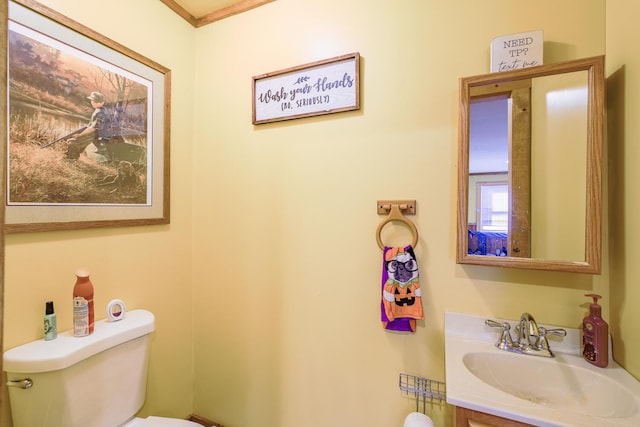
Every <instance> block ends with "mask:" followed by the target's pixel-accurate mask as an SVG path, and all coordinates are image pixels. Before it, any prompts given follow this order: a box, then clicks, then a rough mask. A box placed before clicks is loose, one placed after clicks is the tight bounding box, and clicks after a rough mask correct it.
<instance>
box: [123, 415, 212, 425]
mask: <svg viewBox="0 0 640 427" xmlns="http://www.w3.org/2000/svg"><path fill="white" fill-rule="evenodd" d="M134 426H135V427H195V426H198V427H202V426H201V425H200V424H198V423H194V422H193V421H187V420H178V419H176V418H162V417H148V418H134V419H132V420H131V421H129V422H128V423H125V424H124V425H122V426H121V427H134Z"/></svg>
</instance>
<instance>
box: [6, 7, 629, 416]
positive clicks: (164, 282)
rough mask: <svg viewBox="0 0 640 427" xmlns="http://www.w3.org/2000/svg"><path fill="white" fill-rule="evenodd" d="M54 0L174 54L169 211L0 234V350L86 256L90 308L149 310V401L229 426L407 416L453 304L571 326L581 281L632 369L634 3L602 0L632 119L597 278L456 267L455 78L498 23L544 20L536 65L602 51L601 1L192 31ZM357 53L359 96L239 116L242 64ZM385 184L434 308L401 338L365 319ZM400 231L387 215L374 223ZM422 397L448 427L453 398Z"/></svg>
mask: <svg viewBox="0 0 640 427" xmlns="http://www.w3.org/2000/svg"><path fill="white" fill-rule="evenodd" d="M45 3H46V4H48V5H49V6H51V7H55V8H56V9H58V10H60V11H61V12H63V13H65V14H67V15H69V16H70V17H72V18H74V19H76V20H78V21H80V22H82V23H83V24H85V25H87V26H89V27H91V28H94V29H95V30H97V31H99V32H101V33H103V34H105V35H107V36H109V37H111V38H113V39H114V40H116V41H118V42H120V43H122V44H124V45H126V46H128V47H130V48H132V49H133V50H135V51H137V52H139V53H141V54H143V55H146V56H148V57H149V58H151V59H153V60H154V61H156V62H159V63H161V64H162V65H164V66H166V67H168V68H170V69H172V73H173V74H172V77H173V94H172V107H173V112H172V134H171V135H172V150H171V160H172V179H171V184H172V198H171V201H172V221H171V225H170V226H166V227H142V228H132V229H111V230H96V231H78V232H56V233H40V234H34V235H19V236H18V235H11V236H8V239H7V247H6V284H5V286H6V295H5V322H6V324H5V346H6V347H7V348H10V347H12V346H15V345H18V344H20V343H22V342H26V341H29V340H32V339H36V338H39V336H40V324H41V317H42V307H43V305H44V301H46V300H47V299H54V300H56V301H57V308H58V313H59V314H58V316H59V321H60V323H61V324H60V327H61V328H65V327H69V326H70V308H68V307H65V305H64V301H65V300H66V299H67V298H68V296H69V294H70V292H71V286H72V282H73V277H72V273H73V270H74V269H75V268H76V267H77V266H79V265H86V266H88V267H90V268H91V269H92V270H93V272H94V274H93V278H94V283H95V284H96V290H97V296H96V300H97V304H98V305H105V304H106V303H107V302H108V301H109V300H110V299H112V298H115V297H119V298H123V299H125V301H126V302H127V304H128V305H129V306H130V307H131V308H137V307H144V308H148V309H150V310H152V311H154V313H156V315H157V318H158V322H157V327H158V331H157V332H156V333H155V337H154V341H153V349H152V351H153V354H152V365H151V373H150V387H149V394H148V398H147V404H146V406H145V409H144V411H143V414H147V413H154V414H158V415H170V416H176V417H177V416H183V415H186V414H187V413H189V412H191V410H192V405H193V409H194V410H195V412H197V413H199V414H201V415H203V416H206V417H210V418H213V419H216V420H218V421H220V422H222V423H223V424H224V425H225V426H227V427H253V426H258V425H261V426H265V427H267V426H268V427H299V426H301V425H304V426H305V427H315V426H323V425H339V426H343V425H344V426H372V427H378V426H379V427H383V426H384V427H387V426H398V425H401V423H402V419H403V418H404V416H405V415H406V414H407V413H408V412H409V411H411V410H413V409H414V408H415V406H414V404H413V401H412V400H410V399H407V398H404V397H402V396H401V395H400V392H399V391H398V387H397V382H398V374H399V373H400V372H409V373H414V374H418V375H421V376H426V377H429V378H434V379H438V380H444V379H445V378H444V343H443V335H442V331H443V314H444V312H445V311H448V310H451V311H465V312H470V313H474V314H480V315H486V316H503V317H510V318H514V317H517V316H519V315H520V313H521V312H522V311H524V310H528V311H531V312H532V313H533V314H534V315H535V316H536V318H537V319H538V320H539V321H542V322H545V323H554V324H558V325H564V326H576V325H577V324H578V323H579V322H580V319H581V318H582V316H583V315H584V312H585V309H584V307H582V306H581V305H583V304H584V303H585V302H586V299H585V298H584V297H583V294H584V293H586V292H592V291H595V292H597V293H600V294H602V295H603V296H604V297H605V299H604V302H603V308H604V315H605V318H606V319H608V320H609V319H610V320H611V321H612V323H614V322H615V323H616V324H615V325H612V331H613V333H614V336H615V347H614V352H615V356H616V359H619V360H621V361H623V363H625V365H626V366H627V367H628V369H629V370H630V371H631V372H632V374H634V375H635V376H636V377H640V366H638V361H637V358H635V359H634V358H632V357H631V355H632V354H637V353H638V351H640V348H638V346H640V344H638V342H639V341H640V332H639V331H638V329H637V328H638V327H637V326H636V325H638V324H640V323H639V322H638V318H637V316H638V314H637V313H638V312H640V298H639V296H638V292H639V291H638V287H637V285H635V284H637V283H638V281H639V280H638V278H637V276H638V275H640V270H639V269H638V268H637V267H635V264H634V263H633V260H634V259H635V258H637V256H635V257H634V255H636V251H637V249H635V247H636V246H637V245H634V243H635V238H634V237H640V231H638V230H637V229H636V228H635V227H636V226H635V223H636V222H635V221H634V218H633V212H634V211H637V209H638V204H639V203H640V200H638V198H637V196H635V192H634V191H633V189H632V188H631V185H630V184H629V185H627V186H625V185H624V183H632V182H636V181H637V180H638V177H637V176H635V175H634V173H640V172H635V171H634V168H633V163H631V162H632V161H633V159H635V158H637V157H638V156H637V155H634V154H637V153H635V150H637V149H636V148H635V147H636V145H637V144H634V143H633V142H634V140H635V139H636V138H634V137H635V136H637V133H638V131H640V128H639V127H638V125H637V124H636V122H637V121H634V120H633V117H634V116H637V113H638V104H637V101H635V100H633V99H630V98H631V97H630V96H629V97H624V96H623V95H624V94H625V93H638V90H637V88H636V87H635V85H637V83H633V82H634V81H635V80H637V79H634V78H633V76H638V74H639V72H638V70H637V66H638V61H639V60H640V58H639V57H638V55H637V53H635V51H633V50H632V49H633V45H632V44H628V43H627V42H626V41H627V40H633V39H637V36H638V31H639V30H637V29H636V27H635V26H634V24H633V21H632V18H631V17H632V16H635V15H637V14H635V15H634V14H631V13H628V8H629V7H636V8H637V6H635V3H632V0H624V1H623V0H619V1H615V0H611V1H610V2H608V4H607V5H606V9H607V19H608V20H609V21H611V20H612V19H616V21H615V22H616V24H615V25H613V24H611V23H610V22H609V26H608V28H609V29H608V32H607V34H606V35H607V37H608V40H607V42H606V50H607V54H608V55H609V56H608V58H607V63H608V66H607V69H608V71H609V73H613V72H616V71H617V70H620V69H622V70H623V71H624V73H623V77H624V78H623V79H622V78H620V77H619V78H618V79H617V80H615V81H614V82H613V83H617V86H615V87H614V89H615V88H618V92H617V96H615V97H613V98H612V101H611V102H612V106H613V107H616V108H617V109H618V110H620V111H621V112H623V113H624V117H628V118H629V119H628V121H626V122H625V121H624V120H623V119H618V120H617V121H615V122H613V125H614V126H613V127H614V129H613V130H610V133H613V134H614V136H616V137H617V138H616V142H617V141H622V143H621V144H622V145H621V146H618V145H614V142H610V145H611V147H610V151H612V154H613V157H612V159H611V161H610V163H609V167H610V168H611V170H612V173H611V180H610V182H609V184H610V186H611V197H610V198H609V205H608V207H609V209H610V210H611V211H612V212H615V215H611V226H610V227H611V235H612V239H611V243H612V249H611V250H609V248H608V247H606V245H605V251H604V269H603V275H602V276H594V277H592V276H582V275H575V274H560V273H552V272H535V271H531V272H529V271H516V270H508V269H495V268H483V267H473V266H464V267H463V266H460V265H456V264H455V208H456V197H457V191H456V162H457V159H456V154H457V147H456V145H457V78H458V77H460V76H466V75H473V74H479V73H484V72H486V71H487V70H488V68H489V43H490V41H491V39H492V38H493V37H495V36H498V35H504V34H510V33H514V32H519V31H528V30H532V29H538V28H541V29H544V31H545V39H546V40H547V41H548V43H547V44H546V45H545V50H546V54H545V61H546V62H555V61H560V60H565V59H574V58H580V57H586V56H592V55H598V54H603V53H605V25H604V21H603V20H604V16H605V2H604V0H590V1H585V0H572V1H565V2H556V1H552V0H546V1H542V2H538V3H537V4H536V7H532V8H531V9H530V10H526V11H524V10H523V9H522V8H514V7H513V3H512V2H511V1H506V0H492V1H491V2H490V3H491V7H488V6H487V2H477V1H474V0H460V1H457V2H441V1H437V0H428V1H418V0H410V1H408V2H379V4H376V5H375V7H372V5H371V2H368V1H365V0H354V1H352V2H343V1H337V0H324V1H320V0H306V1H305V2H300V1H295V0H278V1H276V2H273V3H270V4H267V5H265V6H263V7H260V8H258V9H254V10H252V11H250V12H247V13H244V14H241V15H237V16H234V17H231V18H228V19H225V20H223V21H220V22H217V23H214V24H211V25H208V26H206V27H203V28H200V29H198V30H193V29H192V28H190V27H189V26H188V25H187V24H186V23H183V22H182V21H181V20H180V19H179V18H178V17H177V16H175V15H173V14H172V13H171V12H170V11H169V10H168V9H167V8H166V7H165V6H164V5H162V4H161V2H158V1H155V0H137V1H136V2H129V1H126V0H114V1H111V2H108V3H99V4H96V5H95V6H92V7H90V8H89V7H87V6H86V2H84V1H82V0H63V1H60V0H47V1H46V2H45ZM631 5H633V6H631ZM96 8H99V11H98V12H99V13H96ZM550 9H552V10H553V11H554V13H548V10H550ZM611 15H613V17H612V16H611ZM567 16H569V17H570V18H567ZM150 17H152V19H151V18H150ZM617 20H620V21H621V22H628V25H624V26H623V25H618V21H617ZM610 50H611V52H610ZM354 51H359V52H360V54H361V55H362V68H361V70H362V71H361V72H362V74H361V76H362V109H361V110H360V111H357V112H349V113H342V114H338V115H333V116H325V117H320V118H313V119H304V120H296V121H291V122H283V123H277V124H270V125H261V126H252V125H251V77H252V76H254V75H258V74H262V73H265V72H269V71H274V70H278V69H282V68H286V67H290V66H294V65H300V64H304V63H306V62H311V61H314V60H318V59H324V58H329V57H332V56H336V55H341V54H345V53H349V52H354ZM623 65H624V66H625V67H623ZM617 75H618V76H619V75H620V74H617ZM610 83H611V82H610ZM613 83H611V84H613ZM632 89H633V90H634V91H632ZM610 96H611V94H610ZM610 113H611V111H610ZM634 113H635V114H634ZM620 120H622V122H621V121H620ZM609 125H610V127H612V123H611V122H610V124H609ZM625 164H627V167H626V168H624V167H623V165H625ZM636 169H637V168H636ZM395 198H407V199H416V200H417V204H418V214H417V215H416V216H415V217H414V218H412V219H413V220H415V222H416V224H417V226H418V229H419V231H420V236H421V237H420V242H419V244H418V247H417V256H418V258H419V263H420V267H421V272H422V285H423V288H424V309H425V314H426V320H425V321H424V322H420V323H419V327H418V331H417V333H416V334H414V335H400V334H394V333H387V332H384V331H383V330H382V329H381V327H380V324H379V322H378V320H377V319H378V316H379V291H378V289H379V286H380V262H381V260H380V256H381V255H380V250H379V249H378V247H377V246H376V243H375V235H374V233H375V230H376V227H377V224H378V223H379V221H380V220H381V219H382V218H381V217H379V216H378V215H377V214H376V212H375V208H374V206H375V205H374V204H375V201H376V200H378V199H395ZM605 218H608V217H606V216H605ZM614 219H615V220H616V221H614ZM608 235H609V233H608V227H607V226H605V238H607V237H608ZM403 239H406V237H405V234H404V233H403V230H398V229H396V228H391V229H390V230H389V233H387V234H386V235H385V241H386V242H388V243H389V244H403V243H405V242H404V240H403ZM605 241H606V240H605ZM620 244H622V245H623V247H622V248H621V249H618V247H619V245H620ZM609 257H611V260H612V261H611V263H609ZM610 265H611V269H610V268H609V266H610ZM35 266H37V268H35ZM610 270H611V289H609V271H610ZM610 291H611V295H610ZM34 295H35V296H37V297H34ZM610 308H611V310H610ZM633 311H635V313H633ZM427 411H428V413H430V414H431V415H432V416H433V417H434V418H435V419H436V420H438V421H440V425H443V426H445V425H446V426H450V425H452V423H451V416H450V415H451V414H450V413H449V411H448V409H447V408H444V409H443V407H442V406H440V405H433V406H432V407H427ZM4 413H6V411H3V414H4ZM3 416H4V415H3ZM5 417H6V416H5ZM445 418H446V421H445ZM3 421H6V419H3Z"/></svg>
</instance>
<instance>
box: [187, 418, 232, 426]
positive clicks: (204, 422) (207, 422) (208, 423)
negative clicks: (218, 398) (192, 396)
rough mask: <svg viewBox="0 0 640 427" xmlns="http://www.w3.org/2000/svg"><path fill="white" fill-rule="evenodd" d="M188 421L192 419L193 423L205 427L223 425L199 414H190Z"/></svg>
mask: <svg viewBox="0 0 640 427" xmlns="http://www.w3.org/2000/svg"><path fill="white" fill-rule="evenodd" d="M189 421H193V422H194V423H198V424H200V425H203V426H205V427H224V426H223V425H222V424H220V423H217V422H215V421H211V420H208V419H206V418H204V417H201V416H200V415H191V416H190V417H189Z"/></svg>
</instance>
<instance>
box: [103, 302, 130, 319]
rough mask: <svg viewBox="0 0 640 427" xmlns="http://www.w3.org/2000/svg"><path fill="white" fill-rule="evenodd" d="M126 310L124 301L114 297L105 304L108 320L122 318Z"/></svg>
mask: <svg viewBox="0 0 640 427" xmlns="http://www.w3.org/2000/svg"><path fill="white" fill-rule="evenodd" d="M126 311H127V307H126V306H125V305H124V301H122V300H119V299H114V300H113V301H111V302H110V303H109V304H108V305H107V319H109V321H110V322H115V321H116V320H122V319H124V313H125V312H126Z"/></svg>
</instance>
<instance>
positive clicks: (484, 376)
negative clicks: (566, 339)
mask: <svg viewBox="0 0 640 427" xmlns="http://www.w3.org/2000/svg"><path fill="white" fill-rule="evenodd" d="M462 361H463V363H464V365H465V367H466V368H467V369H468V370H469V371H470V372H471V373H472V374H473V375H475V376H476V377H477V378H479V379H480V380H482V381H484V382H485V383H487V384H488V385H490V386H492V387H495V388H497V389H499V390H502V391H503V392H505V393H508V394H510V395H512V396H515V397H517V398H520V399H525V400H527V401H529V402H532V403H535V404H537V405H543V406H548V407H552V408H558V409H561V410H564V411H573V412H576V413H580V414H588V415H593V416H597V417H616V418H619V417H629V416H631V415H633V414H634V413H636V411H637V410H638V408H637V403H636V400H635V399H634V398H633V396H632V395H631V394H630V392H629V390H627V389H625V388H624V387H622V386H621V385H620V384H619V383H617V382H615V381H613V380H611V379H610V378H607V377H606V376H605V375H602V374H600V373H597V372H592V371H590V370H588V369H585V368H582V367H579V366H573V365H571V364H570V363H567V361H566V360H565V358H564V357H563V355H558V356H557V357H556V359H555V360H553V359H545V358H539V357H533V356H523V355H518V354H512V353H506V352H505V353H494V352H491V353H487V352H474V353H467V354H465V355H464V356H463V357H462Z"/></svg>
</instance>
